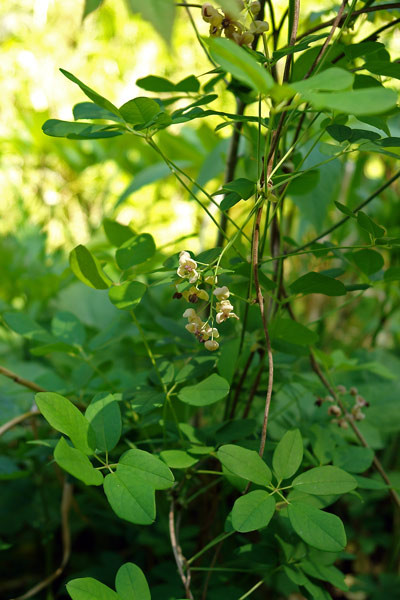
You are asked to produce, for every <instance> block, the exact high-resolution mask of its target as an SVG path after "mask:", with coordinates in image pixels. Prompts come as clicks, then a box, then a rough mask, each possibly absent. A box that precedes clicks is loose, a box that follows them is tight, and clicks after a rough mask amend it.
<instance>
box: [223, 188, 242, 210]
mask: <svg viewBox="0 0 400 600" xmlns="http://www.w3.org/2000/svg"><path fill="white" fill-rule="evenodd" d="M241 200H242V198H241V197H240V196H239V194H236V192H230V194H226V195H225V197H224V198H223V199H222V201H221V203H220V205H219V207H220V209H221V210H228V209H229V208H232V206H235V204H237V203H238V202H240V201H241Z"/></svg>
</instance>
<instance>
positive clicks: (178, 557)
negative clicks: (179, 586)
mask: <svg viewBox="0 0 400 600" xmlns="http://www.w3.org/2000/svg"><path fill="white" fill-rule="evenodd" d="M168 523H169V537H170V540H171V547H172V552H173V553H174V558H175V562H176V566H177V567H178V572H179V576H180V578H181V580H182V583H183V587H184V588H185V598H189V599H191V600H193V594H192V592H191V591H190V579H191V575H190V570H189V567H188V563H187V561H186V558H185V557H184V556H183V554H182V549H181V547H180V545H179V541H178V539H177V536H176V530H175V500H171V504H170V508H169V516H168ZM184 566H185V567H186V572H187V575H185V572H184Z"/></svg>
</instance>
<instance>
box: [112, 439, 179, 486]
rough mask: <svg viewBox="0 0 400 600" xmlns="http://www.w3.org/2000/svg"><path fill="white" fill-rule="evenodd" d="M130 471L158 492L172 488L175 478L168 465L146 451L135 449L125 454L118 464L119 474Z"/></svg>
mask: <svg viewBox="0 0 400 600" xmlns="http://www.w3.org/2000/svg"><path fill="white" fill-rule="evenodd" d="M121 469H129V470H130V471H131V473H132V476H136V477H139V478H140V477H141V478H142V479H144V480H145V481H147V483H148V484H150V485H152V486H153V487H154V489H156V490H166V489H168V488H170V487H171V486H172V485H173V483H174V481H175V478H174V476H173V474H172V473H171V471H170V470H169V468H168V467H167V466H166V464H165V463H164V462H163V461H162V460H160V459H159V458H157V457H156V456H153V455H152V454H150V453H149V452H145V451H144V450H138V449H137V448H134V449H132V450H128V451H127V452H125V453H124V454H123V455H122V456H121V458H120V459H119V463H118V472H120V471H121Z"/></svg>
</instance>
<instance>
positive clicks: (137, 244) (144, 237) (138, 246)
mask: <svg viewBox="0 0 400 600" xmlns="http://www.w3.org/2000/svg"><path fill="white" fill-rule="evenodd" d="M155 251H156V245H155V243H154V240H153V237H152V236H151V235H150V234H149V233H141V234H139V235H135V236H134V237H132V238H131V239H130V240H127V241H126V242H124V243H123V244H122V245H121V246H120V248H118V250H117V252H116V254H115V258H116V261H117V264H118V266H119V268H120V269H122V270H126V269H129V268H130V267H134V266H135V265H140V264H141V263H143V262H145V261H146V260H148V259H149V258H151V257H152V256H153V255H154V253H155Z"/></svg>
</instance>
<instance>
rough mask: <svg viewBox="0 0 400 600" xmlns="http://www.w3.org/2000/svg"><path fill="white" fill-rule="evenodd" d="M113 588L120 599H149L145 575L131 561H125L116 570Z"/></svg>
mask: <svg viewBox="0 0 400 600" xmlns="http://www.w3.org/2000/svg"><path fill="white" fill-rule="evenodd" d="M115 588H116V590H117V593H118V596H119V597H120V598H121V600H122V599H123V600H151V594H150V589H149V586H148V583H147V581H146V577H145V576H144V573H143V571H142V569H140V567H138V566H137V565H134V564H133V563H126V564H125V565H122V567H121V568H120V569H119V570H118V573H117V576H116V578H115Z"/></svg>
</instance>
